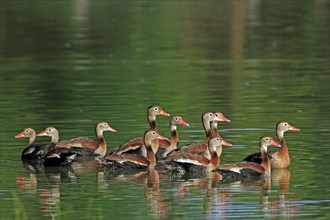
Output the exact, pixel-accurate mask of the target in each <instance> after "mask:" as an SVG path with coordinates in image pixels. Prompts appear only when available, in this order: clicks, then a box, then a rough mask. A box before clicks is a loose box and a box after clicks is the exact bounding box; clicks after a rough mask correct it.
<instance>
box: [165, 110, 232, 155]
mask: <svg viewBox="0 0 330 220" xmlns="http://www.w3.org/2000/svg"><path fill="white" fill-rule="evenodd" d="M219 121H229V119H227V118H225V117H224V116H223V115H222V114H221V115H220V114H218V113H213V112H206V113H204V114H203V115H202V123H203V126H204V130H205V134H206V139H205V142H198V143H193V144H190V145H186V146H183V147H182V148H181V149H180V150H178V151H176V152H172V153H170V154H169V157H170V156H172V155H174V154H186V153H189V154H202V155H203V156H205V157H206V158H208V159H211V154H210V152H209V151H208V145H207V143H208V141H209V140H210V139H211V138H212V137H213V135H212V130H211V127H210V123H211V122H219Z"/></svg>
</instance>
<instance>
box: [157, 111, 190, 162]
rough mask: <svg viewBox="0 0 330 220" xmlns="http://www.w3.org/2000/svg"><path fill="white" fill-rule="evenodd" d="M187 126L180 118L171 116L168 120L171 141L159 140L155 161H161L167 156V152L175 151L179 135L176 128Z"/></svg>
mask: <svg viewBox="0 0 330 220" xmlns="http://www.w3.org/2000/svg"><path fill="white" fill-rule="evenodd" d="M178 125H182V126H189V124H188V123H187V122H186V121H184V120H183V118H182V117H181V116H172V117H171V120H170V132H171V140H159V141H158V143H159V148H160V149H158V151H157V154H156V157H157V160H161V159H163V158H165V157H166V156H167V154H168V153H169V152H171V151H172V150H175V149H177V146H178V142H179V134H178V131H177V126H178Z"/></svg>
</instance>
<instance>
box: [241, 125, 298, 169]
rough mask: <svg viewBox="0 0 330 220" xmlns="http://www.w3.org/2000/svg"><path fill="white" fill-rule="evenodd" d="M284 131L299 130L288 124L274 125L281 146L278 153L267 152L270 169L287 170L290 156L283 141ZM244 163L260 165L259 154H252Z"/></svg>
mask: <svg viewBox="0 0 330 220" xmlns="http://www.w3.org/2000/svg"><path fill="white" fill-rule="evenodd" d="M286 131H300V129H299V128H296V127H294V126H293V125H291V124H289V123H288V122H285V121H284V122H279V123H277V125H276V135H277V138H278V141H279V143H280V144H281V148H280V150H279V151H277V152H276V151H269V152H268V157H269V158H270V163H271V166H272V168H287V167H289V166H290V155H289V150H288V147H287V145H286V142H285V141H284V133H285V132H286ZM244 161H249V162H254V163H259V164H260V163H261V161H262V159H261V153H260V152H259V153H254V154H251V155H249V156H247V157H246V158H244Z"/></svg>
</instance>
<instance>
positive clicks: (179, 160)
mask: <svg viewBox="0 0 330 220" xmlns="http://www.w3.org/2000/svg"><path fill="white" fill-rule="evenodd" d="M174 161H176V162H179V163H191V164H195V165H201V166H205V165H204V164H202V163H200V162H198V161H196V160H190V159H184V158H178V159H175V160H174Z"/></svg>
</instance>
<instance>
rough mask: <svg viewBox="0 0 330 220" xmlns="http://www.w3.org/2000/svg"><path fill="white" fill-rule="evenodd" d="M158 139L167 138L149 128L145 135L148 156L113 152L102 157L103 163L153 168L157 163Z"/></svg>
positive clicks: (113, 165) (124, 166)
mask: <svg viewBox="0 0 330 220" xmlns="http://www.w3.org/2000/svg"><path fill="white" fill-rule="evenodd" d="M158 140H166V138H165V137H163V136H161V135H159V134H158V133H157V132H156V131H154V130H148V131H146V132H145V135H144V145H145V146H146V149H147V157H143V156H141V155H137V154H121V155H115V154H111V155H108V156H106V157H105V158H103V159H101V160H100V161H101V163H102V164H104V165H106V166H108V167H111V168H120V169H127V168H135V169H136V168H146V167H149V168H153V167H154V166H155V164H156V158H155V153H156V152H157V150H158Z"/></svg>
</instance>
